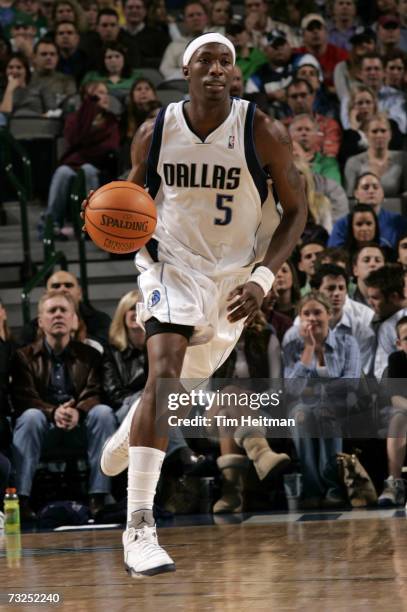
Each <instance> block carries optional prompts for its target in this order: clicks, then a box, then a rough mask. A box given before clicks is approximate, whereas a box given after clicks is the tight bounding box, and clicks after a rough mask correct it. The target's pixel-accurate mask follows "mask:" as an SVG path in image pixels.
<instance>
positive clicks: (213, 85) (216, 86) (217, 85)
mask: <svg viewBox="0 0 407 612" xmlns="http://www.w3.org/2000/svg"><path fill="white" fill-rule="evenodd" d="M205 87H208V89H213V90H214V91H221V90H222V89H224V88H225V83H222V82H221V81H207V82H206V83H205Z"/></svg>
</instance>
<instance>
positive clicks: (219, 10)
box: [208, 0, 233, 36]
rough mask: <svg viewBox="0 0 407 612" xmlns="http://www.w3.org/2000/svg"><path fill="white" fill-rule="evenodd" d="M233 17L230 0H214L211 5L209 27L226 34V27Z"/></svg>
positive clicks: (213, 30)
mask: <svg viewBox="0 0 407 612" xmlns="http://www.w3.org/2000/svg"><path fill="white" fill-rule="evenodd" d="M232 17H233V10H232V7H231V4H230V2H229V0H214V2H213V4H212V6H210V13H209V24H208V28H209V30H210V31H211V32H219V34H223V36H225V34H226V28H227V26H228V25H229V24H230V22H231V20H232Z"/></svg>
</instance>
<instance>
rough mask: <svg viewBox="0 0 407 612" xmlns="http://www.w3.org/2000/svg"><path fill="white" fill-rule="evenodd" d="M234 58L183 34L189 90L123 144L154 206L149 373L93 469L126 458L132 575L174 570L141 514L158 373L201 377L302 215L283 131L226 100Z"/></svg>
mask: <svg viewBox="0 0 407 612" xmlns="http://www.w3.org/2000/svg"><path fill="white" fill-rule="evenodd" d="M234 63H235V49H234V47H233V45H232V43H231V42H230V41H229V40H228V39H227V38H225V37H224V36H222V35H220V34H215V33H208V34H203V35H202V36H199V37H198V38H195V39H194V40H193V41H191V42H190V43H189V45H188V46H187V47H186V50H185V53H184V57H183V72H184V75H185V78H186V79H187V81H188V83H189V95H190V100H189V101H186V102H178V103H173V104H169V105H168V107H167V108H166V109H162V110H161V111H160V113H159V115H158V116H157V118H156V119H155V120H154V121H150V122H146V123H145V124H143V125H142V126H141V128H140V129H139V131H138V132H137V134H136V136H135V138H134V142H133V145H132V153H131V154H132V170H131V173H130V176H129V180H132V181H134V182H135V183H136V184H138V185H141V186H147V187H148V190H149V193H150V195H151V196H152V197H153V198H154V199H155V202H156V204H157V208H158V211H159V219H158V224H157V228H156V232H155V234H154V238H153V239H152V240H150V241H149V242H148V243H147V245H146V246H145V247H144V248H143V249H142V250H141V251H140V252H139V253H138V254H137V257H136V265H137V267H138V269H139V270H140V276H139V277H138V281H139V287H140V289H141V292H142V295H143V297H144V300H145V301H144V304H142V305H141V308H140V310H139V312H138V319H139V321H140V322H141V323H142V324H143V325H144V327H145V330H146V337H147V351H148V360H149V375H148V380H147V384H146V386H145V389H144V393H143V395H142V398H141V400H140V401H139V403H135V404H134V405H133V406H132V408H131V410H130V411H129V414H128V416H127V417H126V419H125V421H124V422H123V423H122V425H121V427H120V428H119V429H118V430H117V432H116V433H115V434H114V436H113V437H112V438H110V440H109V441H108V442H107V443H106V445H105V448H104V450H103V454H102V458H101V468H102V470H103V472H104V473H105V474H107V475H110V476H113V475H115V474H118V473H119V472H121V471H122V470H124V469H126V467H127V466H128V516H127V529H126V531H125V532H124V534H123V545H124V560H125V566H126V569H127V571H128V572H129V573H130V574H131V575H133V576H141V575H153V574H158V573H160V572H168V571H174V570H175V564H174V562H173V560H172V559H171V557H170V556H169V555H168V554H167V553H166V552H165V551H164V550H163V548H161V547H160V546H159V544H158V541H157V536H156V531H155V524H154V519H153V512H152V508H153V499H154V495H155V491H156V485H157V482H158V479H159V476H160V470H161V465H162V462H163V459H164V456H165V449H166V446H167V438H163V437H159V436H158V435H157V433H156V429H155V417H156V384H157V381H158V380H159V379H162V378H166V379H174V380H178V379H179V378H180V377H182V378H183V379H199V380H200V381H202V380H206V379H207V378H208V377H209V376H210V375H211V374H212V373H213V372H214V371H215V370H216V369H217V368H218V367H219V366H220V365H221V364H222V363H223V362H224V361H225V359H226V358H227V357H228V355H229V354H230V352H231V351H232V349H233V347H234V345H235V344H236V342H237V340H238V339H239V336H240V334H241V332H242V329H243V326H244V324H245V322H248V321H250V320H251V318H252V317H253V316H254V315H255V313H256V311H257V310H258V308H259V307H260V305H261V303H262V301H263V298H264V296H265V295H266V294H267V293H268V291H269V290H270V288H271V286H272V284H273V280H274V272H275V271H277V270H278V269H279V268H280V266H281V265H282V264H283V262H284V261H286V260H287V258H288V257H289V256H290V254H291V251H292V250H293V248H294V246H295V245H296V244H297V241H298V239H299V237H300V236H301V233H302V231H303V229H304V224H305V219H306V202H305V195H304V192H303V188H302V183H301V178H300V177H299V175H298V172H297V170H296V168H295V165H294V163H293V159H292V150H291V142H290V139H289V137H288V135H287V132H286V130H285V128H284V127H283V126H282V125H281V124H280V123H278V122H274V121H272V120H271V119H270V118H269V117H267V116H266V115H265V114H263V113H262V112H260V111H259V110H256V108H255V106H254V105H253V104H251V103H248V102H246V101H243V100H240V99H232V98H230V95H229V90H230V87H231V83H232V79H233V66H234ZM270 178H271V180H272V181H273V184H274V187H275V189H276V191H277V193H278V196H279V199H280V203H281V207H282V209H283V215H282V217H281V219H280V215H279V214H278V213H277V209H276V205H275V202H274V199H273V196H272V193H271V190H270V189H269V185H268V179H270ZM260 262H261V266H260V267H258V268H256V269H255V270H254V272H253V268H254V266H255V264H256V263H260Z"/></svg>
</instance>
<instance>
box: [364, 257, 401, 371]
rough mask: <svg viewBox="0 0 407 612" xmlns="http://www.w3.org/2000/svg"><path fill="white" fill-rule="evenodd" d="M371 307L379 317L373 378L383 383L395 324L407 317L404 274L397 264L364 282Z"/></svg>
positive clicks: (386, 266) (394, 336)
mask: <svg viewBox="0 0 407 612" xmlns="http://www.w3.org/2000/svg"><path fill="white" fill-rule="evenodd" d="M365 284H366V287H367V295H368V300H369V304H370V306H371V307H372V308H373V310H374V311H375V313H376V317H375V319H376V322H377V349H376V355H375V360H374V375H375V377H376V378H377V380H381V378H382V375H383V372H384V370H385V368H386V367H387V360H388V358H389V355H390V354H391V353H393V352H394V351H395V350H396V348H397V345H396V340H397V334H396V323H397V321H399V320H400V319H401V318H402V317H404V316H406V315H407V299H406V297H405V291H404V286H405V279H404V271H403V269H402V267H401V266H399V265H398V264H386V265H384V266H382V267H381V268H379V269H378V270H375V271H374V272H371V273H370V274H369V276H368V277H367V278H366V279H365Z"/></svg>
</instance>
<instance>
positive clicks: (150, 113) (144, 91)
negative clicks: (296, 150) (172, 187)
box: [120, 77, 235, 177]
mask: <svg viewBox="0 0 407 612" xmlns="http://www.w3.org/2000/svg"><path fill="white" fill-rule="evenodd" d="M233 95H235V94H233ZM161 106H162V103H161V102H160V100H158V99H157V93H156V90H155V87H154V85H153V84H152V83H151V81H149V80H148V79H145V78H144V77H140V78H139V79H136V80H135V81H134V83H133V85H132V88H131V90H130V94H129V102H128V105H127V110H126V112H125V113H124V114H123V116H122V141H121V146H120V172H121V174H124V173H125V172H128V171H129V170H130V161H131V159H130V147H131V143H132V141H133V138H134V134H135V133H136V131H137V130H138V128H139V127H140V125H141V124H142V123H144V121H146V120H147V119H151V118H152V117H155V116H156V115H157V114H158V111H159V109H160V108H161ZM126 177H127V175H126Z"/></svg>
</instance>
